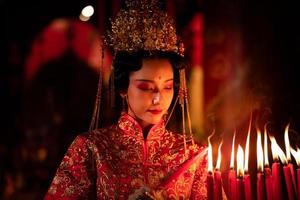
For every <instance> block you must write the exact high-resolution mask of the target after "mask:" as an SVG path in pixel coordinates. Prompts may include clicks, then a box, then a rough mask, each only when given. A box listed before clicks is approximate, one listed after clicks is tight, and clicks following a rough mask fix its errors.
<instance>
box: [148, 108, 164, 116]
mask: <svg viewBox="0 0 300 200" xmlns="http://www.w3.org/2000/svg"><path fill="white" fill-rule="evenodd" d="M148 112H150V113H152V114H153V115H158V114H161V113H162V110H160V109H155V110H148Z"/></svg>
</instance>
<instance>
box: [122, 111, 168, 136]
mask: <svg viewBox="0 0 300 200" xmlns="http://www.w3.org/2000/svg"><path fill="white" fill-rule="evenodd" d="M118 127H119V128H120V129H121V130H122V131H123V132H124V133H125V134H126V135H131V136H133V135H134V136H137V137H142V138H144V136H143V131H142V127H141V125H140V124H139V123H138V122H137V121H136V120H135V119H134V118H133V117H132V116H130V115H129V114H127V113H124V114H122V115H121V117H120V118H119V121H118ZM164 132H165V122H164V120H163V119H162V120H161V121H160V122H159V123H158V124H155V125H153V126H152V127H151V129H150V130H149V133H148V135H147V140H153V139H157V138H159V137H160V136H161V135H162V134H163V133H164Z"/></svg>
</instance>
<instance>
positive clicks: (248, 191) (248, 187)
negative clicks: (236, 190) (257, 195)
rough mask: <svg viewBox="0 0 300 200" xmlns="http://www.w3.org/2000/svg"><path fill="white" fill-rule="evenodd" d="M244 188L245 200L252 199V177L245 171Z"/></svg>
mask: <svg viewBox="0 0 300 200" xmlns="http://www.w3.org/2000/svg"><path fill="white" fill-rule="evenodd" d="M244 190H245V200H251V199H252V193H251V179H250V175H249V174H248V173H245V176H244Z"/></svg>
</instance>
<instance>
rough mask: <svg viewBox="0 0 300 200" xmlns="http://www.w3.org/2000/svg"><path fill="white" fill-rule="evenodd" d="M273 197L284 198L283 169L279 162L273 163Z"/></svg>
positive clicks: (280, 199) (279, 199)
mask: <svg viewBox="0 0 300 200" xmlns="http://www.w3.org/2000/svg"><path fill="white" fill-rule="evenodd" d="M272 180H273V197H274V199H275V200H276V199H278V200H282V199H283V198H282V186H281V169H280V164H279V162H274V163H273V164H272Z"/></svg>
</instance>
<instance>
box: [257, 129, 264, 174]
mask: <svg viewBox="0 0 300 200" xmlns="http://www.w3.org/2000/svg"><path fill="white" fill-rule="evenodd" d="M256 131H257V140H256V154H257V170H258V171H260V172H263V163H264V157H263V148H262V143H261V132H260V130H259V128H256Z"/></svg>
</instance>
